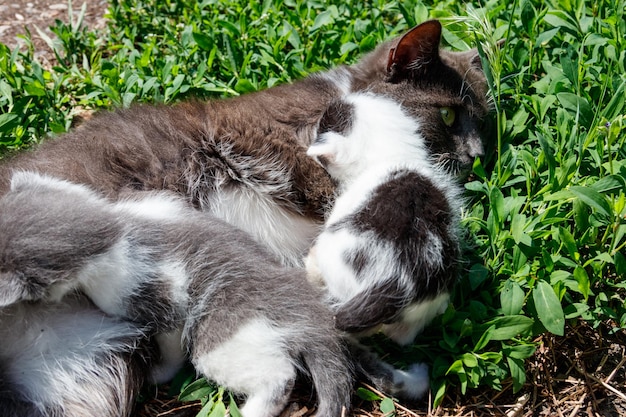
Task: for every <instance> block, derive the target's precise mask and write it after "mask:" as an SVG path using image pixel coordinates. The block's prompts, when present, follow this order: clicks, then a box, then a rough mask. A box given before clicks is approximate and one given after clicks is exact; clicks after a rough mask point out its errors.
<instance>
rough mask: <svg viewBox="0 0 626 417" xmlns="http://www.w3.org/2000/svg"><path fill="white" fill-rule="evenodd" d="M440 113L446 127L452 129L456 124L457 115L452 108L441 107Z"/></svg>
mask: <svg viewBox="0 0 626 417" xmlns="http://www.w3.org/2000/svg"><path fill="white" fill-rule="evenodd" d="M439 113H441V120H443V122H444V123H445V125H446V126H448V127H450V126H452V125H453V124H454V120H455V119H456V113H455V112H454V109H453V108H452V107H441V108H440V109H439Z"/></svg>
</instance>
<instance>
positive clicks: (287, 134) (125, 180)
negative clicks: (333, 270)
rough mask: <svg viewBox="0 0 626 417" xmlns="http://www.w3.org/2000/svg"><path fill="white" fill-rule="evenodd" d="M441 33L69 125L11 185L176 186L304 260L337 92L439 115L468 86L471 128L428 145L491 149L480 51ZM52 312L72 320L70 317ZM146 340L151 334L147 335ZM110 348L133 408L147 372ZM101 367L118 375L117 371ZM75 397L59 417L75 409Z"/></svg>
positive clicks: (390, 382)
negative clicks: (35, 176) (462, 47)
mask: <svg viewBox="0 0 626 417" xmlns="http://www.w3.org/2000/svg"><path fill="white" fill-rule="evenodd" d="M440 37H441V25H440V24H439V23H438V22H436V21H429V22H425V23H423V24H421V25H419V26H417V27H415V28H413V29H411V30H410V31H409V32H407V33H406V34H405V35H404V36H402V37H400V38H399V39H395V40H392V41H389V42H387V43H384V44H382V45H380V46H379V47H378V48H376V50H374V51H373V52H372V53H370V54H369V55H366V56H365V57H364V58H363V59H362V60H360V61H359V62H357V63H356V64H354V65H352V66H349V67H340V68H336V69H334V70H330V71H328V72H325V73H320V74H314V75H311V76H309V77H307V78H305V79H303V80H301V81H298V82H295V83H293V84H290V85H283V86H279V87H275V88H271V89H268V90H265V91H260V92H257V93H254V94H249V95H244V96H241V97H237V98H233V99H228V100H218V101H210V102H207V103H199V102H191V103H181V104H178V105H174V106H135V107H132V108H130V109H124V110H117V111H114V112H105V113H101V114H99V115H96V116H95V117H94V118H93V119H91V120H89V121H87V122H85V124H83V125H82V126H80V127H79V128H77V129H75V130H74V131H72V132H70V133H67V134H65V135H62V136H61V137H59V138H56V139H54V140H48V141H45V142H44V143H43V144H42V145H40V146H38V147H36V148H34V149H33V150H32V151H30V152H24V153H21V154H18V155H17V156H15V157H13V158H10V159H4V160H2V161H0V194H4V193H6V192H7V191H8V190H9V185H10V178H11V176H12V175H13V172H15V171H20V170H25V171H34V172H40V173H43V174H47V175H50V176H53V177H57V178H61V179H66V180H69V181H72V182H75V183H79V184H88V185H89V186H90V187H91V188H92V189H95V190H98V191H99V192H100V193H102V194H103V195H104V196H106V197H109V198H113V199H116V198H119V197H120V196H121V195H124V194H126V193H128V192H132V191H136V190H142V191H145V190H163V189H164V190H169V191H173V192H175V193H178V194H180V195H182V196H183V198H185V199H186V200H187V201H188V202H189V203H190V204H191V205H193V206H194V207H196V208H198V209H200V210H203V211H208V212H210V213H212V214H213V215H215V216H217V217H220V218H222V219H224V220H226V221H227V222H229V223H231V224H234V225H236V226H238V227H240V228H242V229H244V230H246V231H248V232H249V233H251V234H252V235H253V236H254V237H255V238H256V239H257V240H259V241H261V242H263V243H264V244H266V245H267V246H268V248H269V249H270V250H271V251H273V252H274V253H275V254H276V255H277V256H279V257H280V259H281V260H282V263H284V264H287V265H298V264H300V263H301V259H302V257H303V255H304V254H305V252H306V250H307V249H308V247H309V245H310V243H311V242H312V240H313V239H314V237H315V235H316V234H317V233H318V231H319V229H320V227H321V224H322V222H323V220H324V217H325V214H326V213H327V210H328V209H329V208H330V207H331V206H332V201H333V197H334V191H335V185H334V183H333V181H332V180H331V178H330V177H329V176H328V174H327V173H326V172H325V171H324V169H323V168H322V167H320V166H319V165H318V164H317V163H315V162H314V161H313V160H311V159H310V158H309V157H307V155H306V149H307V147H308V146H309V144H310V143H311V142H312V141H313V139H314V138H315V136H316V134H317V130H318V127H319V126H318V125H319V123H320V119H321V117H322V114H323V112H324V110H325V109H326V108H327V107H328V104H329V103H330V102H331V101H332V100H334V99H337V98H339V97H341V96H343V95H345V94H348V93H350V92H355V91H364V90H367V91H371V92H373V93H376V94H381V95H384V96H386V97H388V98H389V99H391V100H394V101H396V102H398V103H401V105H402V107H403V109H404V110H405V111H406V112H407V114H409V115H419V114H423V113H425V112H426V113H431V114H436V115H439V114H440V108H441V106H442V103H440V102H438V100H437V91H438V90H439V89H441V88H446V89H449V90H451V91H457V92H458V95H459V97H464V96H468V97H470V98H471V99H472V102H473V103H474V106H473V108H472V111H465V110H463V111H459V114H458V117H459V120H463V123H462V124H461V126H462V128H461V129H460V130H457V131H448V130H439V129H437V128H436V127H435V128H433V129H430V128H428V129H426V130H425V131H423V132H422V133H423V135H424V137H425V139H426V143H427V146H428V148H429V150H430V152H431V154H433V155H438V156H439V157H440V158H441V160H442V161H447V162H446V163H448V164H449V165H450V166H453V167H460V166H466V165H468V164H470V163H471V161H472V160H473V158H474V157H475V156H477V155H479V154H480V153H481V152H482V145H481V140H480V136H479V126H480V121H481V118H482V116H483V115H484V114H485V112H486V108H487V106H486V100H485V94H486V85H485V81H484V76H483V74H482V72H481V70H480V66H479V60H478V56H477V54H476V51H468V52H465V53H452V52H446V51H440V50H439V41H440ZM445 105H447V104H445ZM339 122H340V121H339ZM0 215H1V213H0ZM69 309H70V307H68V308H66V309H65V310H64V312H67V311H68V310H69ZM77 312H78V311H77ZM49 314H51V315H54V314H57V313H56V312H55V311H50V312H49ZM58 314H61V313H58ZM94 314H96V312H94ZM103 317H104V316H103ZM49 319H50V320H49V321H50V322H54V323H55V324H57V323H61V322H62V321H61V319H62V318H61V316H59V319H58V320H56V321H55V320H52V318H49ZM90 323H93V324H94V325H96V324H97V323H96V322H95V321H91V322H90ZM68 325H69V324H68ZM20 336H21V335H20V334H17V333H16V334H13V338H14V339H15V340H14V342H12V343H18V342H20V341H21V340H20ZM71 342H72V341H70V340H68V343H70V344H71ZM136 342H137V344H139V345H141V346H144V344H145V343H146V341H145V340H144V339H141V338H138V339H137V340H136ZM23 345H26V344H23ZM102 354H103V353H102V352H95V353H94V352H90V351H89V352H88V351H86V352H84V355H90V356H89V358H88V359H89V360H90V361H91V363H93V364H101V366H104V365H102V364H103V361H102ZM111 356H112V357H113V358H114V359H116V360H109V361H107V362H106V366H108V367H113V368H115V367H117V369H118V371H117V372H116V370H115V369H113V370H112V371H113V372H116V373H117V374H119V375H122V376H124V375H125V376H126V377H125V378H124V379H123V380H122V382H121V383H120V390H128V391H129V392H130V394H128V395H124V396H120V399H119V402H117V403H116V408H104V409H102V410H101V411H100V415H101V416H102V417H109V416H110V417H113V416H119V415H127V413H128V412H129V410H130V408H131V407H132V404H131V402H130V400H129V399H130V398H132V397H133V395H132V394H133V392H135V390H136V387H137V386H138V385H140V384H141V382H142V374H141V373H139V374H130V373H128V372H127V369H126V367H127V366H129V365H128V364H126V363H125V360H126V356H125V354H117V353H116V352H111ZM51 357H52V358H53V357H54V355H51ZM3 360H4V361H12V360H14V359H13V358H12V357H7V358H3ZM96 371H97V369H96ZM374 371H376V370H375V369H374ZM382 371H383V372H382V377H381V379H377V382H378V383H379V384H381V385H382V386H383V389H388V388H389V389H391V388H393V387H394V384H395V383H396V382H398V380H394V379H395V378H396V377H397V375H398V374H397V373H394V372H393V371H392V370H390V369H389V368H388V367H382ZM94 375H97V372H96V373H95V374H94ZM102 375H104V376H102V378H107V376H106V375H108V373H107V374H105V373H102ZM94 378H97V377H95V376H94ZM102 382H103V383H104V381H102ZM396 385H397V384H396ZM1 386H2V384H1V383H0V387H1ZM33 389H35V388H33ZM42 389H43V387H42ZM89 398H90V397H89V396H86V397H85V398H84V400H85V401H88V400H89ZM66 405H67V407H66V409H64V410H62V411H60V412H58V413H56V414H55V412H50V413H49V415H55V416H59V415H76V414H71V404H66ZM0 415H1V414H0ZM78 415H80V414H78Z"/></svg>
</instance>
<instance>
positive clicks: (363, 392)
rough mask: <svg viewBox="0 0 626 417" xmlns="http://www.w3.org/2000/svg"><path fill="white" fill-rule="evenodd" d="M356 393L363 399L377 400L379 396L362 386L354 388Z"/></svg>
mask: <svg viewBox="0 0 626 417" xmlns="http://www.w3.org/2000/svg"><path fill="white" fill-rule="evenodd" d="M356 395H357V396H358V397H359V398H360V399H362V400H365V401H379V400H380V396H379V395H378V394H375V393H373V392H372V391H370V390H368V389H365V388H363V387H359V388H357V390H356Z"/></svg>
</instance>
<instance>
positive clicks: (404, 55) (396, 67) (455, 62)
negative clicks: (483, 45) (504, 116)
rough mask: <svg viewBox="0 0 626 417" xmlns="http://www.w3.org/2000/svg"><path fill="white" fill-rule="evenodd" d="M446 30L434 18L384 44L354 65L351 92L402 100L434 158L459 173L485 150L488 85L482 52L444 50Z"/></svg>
mask: <svg viewBox="0 0 626 417" xmlns="http://www.w3.org/2000/svg"><path fill="white" fill-rule="evenodd" d="M441 30H442V29H441V24H440V23H439V22H438V21H436V20H431V21H427V22H424V23H422V24H420V25H419V26H416V27H415V28H413V29H411V30H410V31H408V32H407V33H406V34H404V35H403V36H401V37H400V38H398V39H395V40H392V41H390V42H387V43H385V44H382V45H380V46H379V47H378V48H376V50H374V51H373V52H372V53H370V54H369V55H366V56H365V57H364V58H363V59H362V60H361V61H360V62H358V63H357V64H355V65H353V66H351V67H350V71H351V72H352V74H353V82H352V85H351V90H352V91H369V92H372V93H374V94H378V95H384V96H386V97H389V98H390V99H392V100H394V101H396V102H397V103H400V105H401V106H402V107H403V108H404V110H405V111H406V113H407V114H409V115H411V116H412V117H414V118H416V119H417V120H419V125H420V127H419V129H420V133H421V134H422V136H423V137H424V140H425V141H426V145H427V147H428V149H429V151H430V155H431V157H432V158H433V160H434V161H435V162H436V163H439V164H441V165H442V166H444V167H445V168H446V169H447V170H448V171H449V172H452V173H455V174H456V173H459V172H461V171H463V170H466V169H467V168H469V167H471V164H472V163H473V161H474V159H475V157H477V156H481V155H482V154H483V143H482V138H481V136H482V133H483V132H482V131H481V130H482V126H483V122H484V120H485V118H486V116H487V113H488V110H489V105H488V100H487V91H488V88H487V83H486V80H485V76H484V73H483V72H482V68H481V61H480V57H479V55H478V52H477V50H476V49H473V50H470V51H466V52H449V51H444V50H440V48H439V44H440V40H441Z"/></svg>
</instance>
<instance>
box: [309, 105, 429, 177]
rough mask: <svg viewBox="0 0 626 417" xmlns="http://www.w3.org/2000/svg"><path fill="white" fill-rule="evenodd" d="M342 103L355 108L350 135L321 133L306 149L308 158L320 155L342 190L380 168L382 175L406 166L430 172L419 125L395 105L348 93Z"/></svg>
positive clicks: (426, 172)
mask: <svg viewBox="0 0 626 417" xmlns="http://www.w3.org/2000/svg"><path fill="white" fill-rule="evenodd" d="M344 100H345V101H346V102H347V103H350V104H352V105H353V106H354V109H355V112H354V117H355V120H354V121H353V123H352V128H351V130H350V132H348V133H347V134H346V135H345V136H344V135H341V134H338V133H337V132H326V133H323V134H321V135H320V137H321V140H320V141H318V142H316V143H314V144H313V145H311V147H310V148H309V150H308V153H309V155H324V156H325V157H326V158H327V160H329V161H331V163H330V164H329V165H327V166H326V169H327V170H328V173H329V174H330V175H331V176H332V177H333V178H335V179H337V180H339V181H340V182H341V184H342V186H343V188H345V187H347V186H348V184H350V183H351V182H352V181H354V180H356V179H357V178H358V177H359V176H360V175H362V174H365V173H367V172H370V173H371V172H372V171H373V170H378V169H377V168H378V167H381V166H383V167H385V169H384V171H382V172H389V170H391V169H400V168H405V167H406V168H412V169H415V170H418V172H422V173H424V174H425V175H428V174H431V173H432V167H431V164H430V163H429V160H428V153H427V151H426V147H425V145H424V139H423V138H422V136H421V135H420V134H419V133H418V128H419V124H418V123H417V121H416V120H415V119H413V118H412V117H410V116H408V115H406V114H405V113H404V110H403V109H402V106H400V104H399V103H397V102H395V101H393V100H391V99H388V98H385V97H381V96H375V95H372V94H367V93H355V94H350V95H348V96H346V97H345V98H344ZM316 148H318V149H316ZM379 173H381V171H379ZM370 177H371V175H370ZM377 183H378V182H375V183H373V184H371V187H372V188H373V186H374V185H376V184H377Z"/></svg>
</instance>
